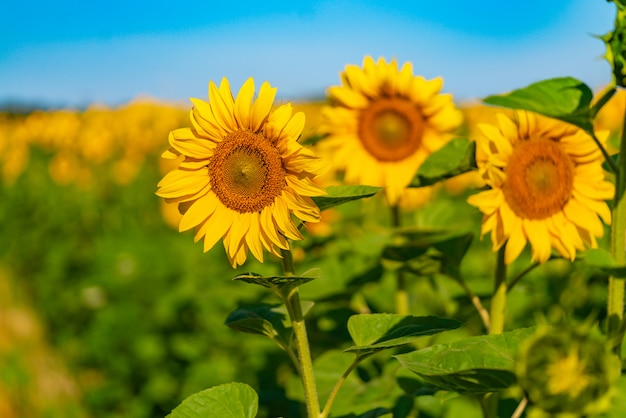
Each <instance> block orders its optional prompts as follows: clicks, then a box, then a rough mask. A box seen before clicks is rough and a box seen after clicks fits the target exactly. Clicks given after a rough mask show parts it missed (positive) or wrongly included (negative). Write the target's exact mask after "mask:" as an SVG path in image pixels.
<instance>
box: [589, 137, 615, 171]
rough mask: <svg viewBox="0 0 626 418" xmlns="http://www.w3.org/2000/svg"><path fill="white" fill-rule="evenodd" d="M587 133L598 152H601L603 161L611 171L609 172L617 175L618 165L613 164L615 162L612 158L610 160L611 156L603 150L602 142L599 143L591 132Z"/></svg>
mask: <svg viewBox="0 0 626 418" xmlns="http://www.w3.org/2000/svg"><path fill="white" fill-rule="evenodd" d="M588 133H589V134H590V135H591V137H592V138H593V140H594V141H595V143H596V145H597V146H598V148H600V152H602V155H603V156H604V161H606V163H607V165H608V166H609V168H610V169H611V170H610V171H611V172H612V173H614V174H618V173H619V167H618V165H617V164H615V161H613V158H611V155H610V154H609V152H608V151H607V150H606V148H604V145H602V142H600V140H599V139H598V137H597V136H596V134H595V132H593V131H591V132H588Z"/></svg>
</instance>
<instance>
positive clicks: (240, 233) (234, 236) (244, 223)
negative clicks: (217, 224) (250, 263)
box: [227, 211, 250, 256]
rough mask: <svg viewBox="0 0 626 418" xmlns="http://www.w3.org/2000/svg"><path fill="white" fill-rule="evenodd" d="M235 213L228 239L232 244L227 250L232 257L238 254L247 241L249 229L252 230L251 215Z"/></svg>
mask: <svg viewBox="0 0 626 418" xmlns="http://www.w3.org/2000/svg"><path fill="white" fill-rule="evenodd" d="M232 213H233V218H234V219H233V224H232V226H231V228H230V230H229V231H228V237H229V240H230V244H229V246H228V248H227V252H228V254H229V255H230V256H234V255H235V254H237V251H238V250H239V247H240V246H241V244H242V242H243V241H244V239H245V236H246V234H247V233H248V229H250V214H249V213H237V212H235V211H232Z"/></svg>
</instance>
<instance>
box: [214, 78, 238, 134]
mask: <svg viewBox="0 0 626 418" xmlns="http://www.w3.org/2000/svg"><path fill="white" fill-rule="evenodd" d="M224 80H225V81H223V82H222V83H224V82H226V83H228V81H227V80H226V79H224ZM231 100H232V97H231V98H230V100H228V99H225V98H224V97H222V94H221V92H220V90H219V89H218V88H217V86H216V85H215V83H213V82H212V81H211V82H209V106H211V113H212V115H213V117H214V118H215V121H216V122H217V124H218V125H219V126H220V127H221V128H222V129H223V130H224V131H226V132H232V131H234V130H235V118H234V115H233V108H232V106H230V107H229V102H230V101H231Z"/></svg>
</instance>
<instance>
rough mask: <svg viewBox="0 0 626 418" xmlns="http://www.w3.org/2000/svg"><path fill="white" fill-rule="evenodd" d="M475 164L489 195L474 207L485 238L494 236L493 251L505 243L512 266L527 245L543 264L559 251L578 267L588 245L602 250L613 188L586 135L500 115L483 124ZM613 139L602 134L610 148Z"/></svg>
mask: <svg viewBox="0 0 626 418" xmlns="http://www.w3.org/2000/svg"><path fill="white" fill-rule="evenodd" d="M479 129H480V131H481V135H479V136H478V138H477V151H476V160H477V164H478V169H479V173H480V174H481V176H482V178H483V179H484V181H485V183H486V184H487V185H488V186H489V187H490V189H488V190H485V191H482V192H480V193H478V194H475V195H472V196H470V197H469V198H468V202H469V203H470V204H471V205H473V206H476V207H478V208H479V209H480V211H481V212H482V213H483V220H482V235H484V234H486V233H488V232H491V240H492V244H493V250H494V251H496V250H498V249H499V248H500V247H501V246H502V245H504V243H505V242H507V245H506V249H505V262H506V263H507V264H508V263H511V262H513V261H514V260H515V259H516V258H517V257H518V256H519V254H520V253H521V252H522V250H523V249H524V247H525V246H526V244H527V243H528V242H530V245H531V246H532V259H533V261H535V260H537V261H539V262H541V263H543V262H545V261H547V260H548V258H550V253H551V249H552V248H554V249H555V250H556V251H557V252H558V253H559V254H560V255H561V256H563V257H565V258H568V259H570V260H574V258H575V257H576V250H584V248H585V246H584V244H586V245H587V246H589V247H591V248H597V246H598V244H597V241H596V238H599V237H602V235H603V233H604V226H603V224H602V222H601V220H602V221H604V222H605V223H606V224H609V223H610V222H611V211H610V210H609V207H608V205H607V204H606V202H605V200H608V199H611V198H612V197H613V194H614V186H613V184H612V183H609V182H608V181H606V180H605V177H604V171H603V169H602V161H603V156H602V153H601V152H600V149H599V148H598V146H597V145H596V143H595V141H594V140H593V139H592V138H591V137H590V136H589V135H588V134H586V133H585V132H584V131H582V130H581V129H579V128H577V127H575V126H573V125H570V124H567V123H565V122H561V121H558V120H556V119H550V118H547V117H544V116H541V115H537V114H533V113H530V112H526V111H516V112H515V113H513V114H512V116H510V117H509V116H506V115H504V114H499V115H498V116H497V124H496V125H492V124H479ZM607 136H608V132H598V133H597V137H598V139H599V140H600V141H602V142H604V141H605V140H606V138H607Z"/></svg>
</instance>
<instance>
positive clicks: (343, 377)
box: [320, 356, 364, 418]
mask: <svg viewBox="0 0 626 418" xmlns="http://www.w3.org/2000/svg"><path fill="white" fill-rule="evenodd" d="M363 358H364V357H359V356H356V357H355V358H354V361H353V362H352V363H351V364H350V366H348V368H347V369H346V371H345V372H343V374H342V375H341V377H340V378H339V380H337V383H335V387H333V390H332V391H331V392H330V395H329V396H328V400H327V401H326V405H324V410H323V411H322V414H321V415H320V418H327V417H328V415H329V414H330V409H331V408H332V406H333V402H334V401H335V398H336V397H337V394H338V393H339V389H340V388H341V386H342V385H343V382H345V381H346V378H347V377H348V375H349V374H350V372H352V370H354V368H355V367H356V366H357V365H358V364H359V362H360V361H361V360H363Z"/></svg>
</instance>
